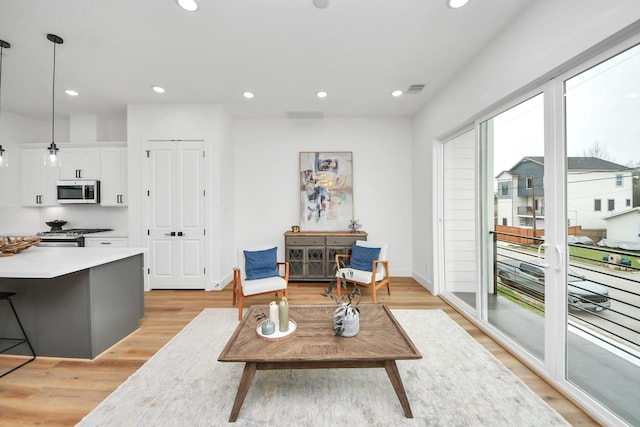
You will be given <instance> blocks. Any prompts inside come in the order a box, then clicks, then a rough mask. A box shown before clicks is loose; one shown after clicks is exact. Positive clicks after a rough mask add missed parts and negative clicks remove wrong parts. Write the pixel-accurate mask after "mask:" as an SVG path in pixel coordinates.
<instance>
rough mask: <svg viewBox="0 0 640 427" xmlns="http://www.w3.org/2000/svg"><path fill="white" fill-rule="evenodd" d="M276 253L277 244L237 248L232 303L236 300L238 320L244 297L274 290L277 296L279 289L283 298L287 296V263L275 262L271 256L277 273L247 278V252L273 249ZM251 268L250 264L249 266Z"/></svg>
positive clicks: (240, 316)
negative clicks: (269, 275)
mask: <svg viewBox="0 0 640 427" xmlns="http://www.w3.org/2000/svg"><path fill="white" fill-rule="evenodd" d="M273 249H275V252H276V254H277V250H278V249H277V246H274V245H270V246H259V247H253V248H247V249H238V266H237V267H236V268H234V269H233V305H236V300H237V301H238V320H242V310H243V308H244V299H245V298H247V297H251V296H254V295H262V294H267V293H270V292H275V294H276V296H278V292H279V291H283V293H284V296H285V298H288V297H289V293H288V290H287V286H288V284H289V263H288V262H277V260H276V258H275V256H274V257H273V259H272V261H273V268H274V269H275V270H276V271H277V275H273V276H271V277H264V278H257V279H248V278H247V258H246V256H245V251H247V252H252V253H256V252H263V251H267V250H273ZM249 268H250V269H251V265H250V266H249Z"/></svg>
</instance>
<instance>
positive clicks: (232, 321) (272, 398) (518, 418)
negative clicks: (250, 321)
mask: <svg viewBox="0 0 640 427" xmlns="http://www.w3.org/2000/svg"><path fill="white" fill-rule="evenodd" d="M237 314H238V311H237V310H234V309H206V310H204V311H203V312H202V313H200V314H199V315H198V316H197V317H196V318H195V319H194V320H193V321H192V322H191V323H189V324H188V325H187V326H186V327H185V328H184V329H183V330H182V331H181V332H180V333H178V335H176V336H175V337H174V338H173V339H172V340H171V341H170V342H168V343H167V344H166V345H165V346H164V347H163V348H162V349H160V350H159V351H158V353H156V354H155V355H154V356H153V357H152V358H151V359H149V360H148V361H147V363H145V364H144V365H143V366H142V367H141V368H140V369H139V370H138V371H136V372H135V373H134V374H133V375H132V376H131V377H130V378H129V379H128V380H127V381H125V382H124V383H123V384H122V385H121V386H120V387H119V388H118V389H117V390H115V391H114V392H113V393H112V394H111V395H110V396H109V397H108V398H107V399H106V400H105V401H104V402H102V403H101V404H100V405H99V406H98V407H97V408H96V409H95V410H94V411H92V412H91V413H90V414H88V415H87V416H86V417H85V418H84V419H83V420H82V421H81V422H80V423H79V424H78V425H79V426H83V427H87V426H145V427H146V426H223V425H230V424H229V423H228V419H229V413H230V411H231V407H232V405H233V400H234V398H235V395H236V391H237V387H238V383H239V380H240V376H241V374H242V369H243V364H240V363H220V362H218V361H217V358H218V355H219V354H220V352H221V351H222V349H223V347H224V345H225V344H226V342H227V340H228V339H229V337H230V336H231V334H232V332H233V330H234V329H235V327H236V326H237V325H238V321H237ZM393 314H394V315H395V316H396V318H397V319H398V321H399V322H400V323H401V324H402V325H403V327H404V328H405V330H406V331H407V333H408V335H409V336H410V337H411V339H412V340H413V342H414V343H415V344H416V346H417V347H418V348H419V349H420V351H421V352H422V355H423V358H422V359H420V360H408V361H402V360H401V361H398V368H399V370H400V375H401V376H402V380H403V382H404V386H405V389H406V392H407V396H408V397H409V402H410V404H411V409H412V412H413V416H414V418H413V419H408V418H405V417H404V413H403V411H402V408H401V406H400V403H399V401H398V398H397V397H396V395H395V392H394V391H393V388H392V386H391V383H390V381H389V379H388V377H387V374H386V372H385V370H384V369H335V370H325V369H320V370H285V371H258V372H257V373H256V375H255V378H254V380H253V383H252V385H251V388H250V390H249V393H248V394H247V397H246V399H245V401H244V404H243V406H242V409H241V411H240V414H239V416H238V420H237V421H236V423H235V425H237V426H336V425H345V426H385V427H386V426H509V427H512V426H538V427H539V426H567V425H569V424H568V423H567V422H566V421H565V420H564V419H563V418H562V417H561V416H560V415H559V414H558V413H557V412H555V411H554V410H553V409H552V408H551V407H549V406H548V405H547V404H546V403H545V402H544V401H543V400H542V399H541V398H540V397H539V396H538V395H536V394H535V393H533V392H532V391H531V390H530V389H529V388H527V386H526V385H525V384H524V383H523V382H522V381H521V380H520V379H519V378H517V377H515V376H514V375H513V374H511V372H509V371H508V369H506V368H505V367H504V366H503V365H502V364H501V363H500V362H499V361H498V360H497V359H496V358H494V357H493V355H491V354H490V353H489V352H488V351H487V350H486V349H485V348H484V347H482V346H481V345H480V344H479V343H477V342H476V341H475V340H474V339H473V338H472V337H471V336H470V335H469V334H467V333H466V332H465V331H464V330H463V329H462V328H461V327H460V326H458V325H457V324H456V323H455V322H454V321H453V320H451V319H450V318H449V317H448V316H447V315H446V314H445V313H444V312H443V311H441V310H393ZM345 339H348V338H345ZM381 339H384V338H383V337H381ZM231 425H233V424H231Z"/></svg>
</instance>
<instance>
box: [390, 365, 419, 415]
mask: <svg viewBox="0 0 640 427" xmlns="http://www.w3.org/2000/svg"><path fill="white" fill-rule="evenodd" d="M384 369H385V370H386V371H387V375H388V376H389V380H391V385H392V386H393V389H394V390H395V391H396V395H397V396H398V400H400V405H402V410H403V411H404V416H405V417H407V418H413V413H412V412H411V406H409V399H408V398H407V393H406V392H405V391H404V385H403V384H402V378H400V372H399V371H398V365H396V361H395V360H387V361H386V362H384Z"/></svg>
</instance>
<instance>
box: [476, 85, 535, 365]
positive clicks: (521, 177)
mask: <svg viewBox="0 0 640 427" xmlns="http://www.w3.org/2000/svg"><path fill="white" fill-rule="evenodd" d="M543 103H544V95H543V94H541V93H540V94H534V95H532V96H531V97H529V98H528V99H525V100H524V101H522V102H520V103H518V104H516V105H513V106H512V107H510V108H508V109H507V110H505V111H502V112H500V113H499V114H496V115H494V116H492V117H490V118H489V119H487V120H484V121H482V122H481V123H480V125H479V126H480V135H481V137H480V144H481V146H482V148H483V150H482V151H483V152H484V153H487V155H486V156H485V157H484V161H483V166H484V167H483V170H484V171H486V172H485V182H487V184H486V189H485V191H484V196H483V198H484V203H485V205H484V208H483V211H484V212H485V218H486V219H485V221H484V227H485V228H486V231H485V232H484V233H483V236H484V240H485V246H484V248H485V250H484V255H485V258H486V259H487V262H486V263H485V264H484V265H485V267H486V268H487V269H489V270H490V274H489V275H487V276H486V277H487V280H486V283H487V286H486V288H485V295H486V301H487V312H486V316H487V320H488V322H489V323H490V324H491V325H493V326H494V327H495V328H496V329H497V330H499V331H500V332H501V333H503V334H504V335H506V336H508V337H509V338H510V339H512V340H513V341H514V342H516V343H517V344H518V345H519V346H521V347H522V348H524V349H525V350H526V351H527V352H529V353H530V354H531V355H533V356H534V357H535V358H538V359H540V360H543V359H544V348H545V342H544V341H545V340H544V337H545V333H544V330H545V329H544V324H545V320H544V316H545V292H544V290H545V272H544V268H543V267H541V266H540V262H539V259H538V247H539V246H540V245H541V244H542V243H543V239H542V236H544V233H545V188H544V172H545V168H544V165H545V163H544V114H543V113H544V109H543Z"/></svg>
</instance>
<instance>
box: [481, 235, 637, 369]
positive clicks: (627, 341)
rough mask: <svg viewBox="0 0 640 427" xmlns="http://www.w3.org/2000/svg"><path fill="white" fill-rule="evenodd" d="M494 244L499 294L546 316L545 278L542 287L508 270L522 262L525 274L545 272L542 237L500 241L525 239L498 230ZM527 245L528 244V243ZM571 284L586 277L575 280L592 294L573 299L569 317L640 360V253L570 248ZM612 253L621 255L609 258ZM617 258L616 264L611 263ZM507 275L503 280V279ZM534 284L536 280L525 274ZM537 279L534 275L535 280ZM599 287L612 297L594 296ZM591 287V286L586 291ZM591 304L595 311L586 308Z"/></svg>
mask: <svg viewBox="0 0 640 427" xmlns="http://www.w3.org/2000/svg"><path fill="white" fill-rule="evenodd" d="M492 234H493V237H494V239H493V241H494V290H496V292H497V289H498V285H500V286H501V289H506V290H508V292H509V295H510V298H514V295H515V298H517V299H519V302H520V304H521V305H524V306H527V307H529V308H530V309H531V310H532V311H538V312H544V275H542V276H541V277H539V280H540V281H539V282H538V284H539V286H538V287H535V288H534V287H532V286H531V283H534V284H535V282H529V283H524V282H526V280H527V279H525V278H521V279H520V282H523V283H518V280H513V276H510V277H508V278H506V277H505V275H504V274H501V272H502V273H504V271H505V270H507V269H508V268H511V267H510V266H512V264H513V263H514V261H510V260H517V262H519V263H520V264H521V265H522V266H523V268H524V270H525V271H530V270H536V269H538V270H542V271H544V270H543V269H541V268H540V266H539V264H538V260H537V249H538V245H539V244H540V243H542V239H540V238H534V237H530V236H521V237H526V239H527V240H526V241H527V242H528V243H527V244H518V243H513V242H504V241H499V239H500V238H499V237H498V235H500V236H501V237H505V236H511V237H514V236H516V237H520V236H519V235H514V234H510V233H501V232H492ZM523 241H524V240H523ZM568 246H569V248H568V249H569V255H570V261H569V268H570V270H571V271H573V272H574V273H572V272H570V273H569V277H568V280H570V279H572V275H574V274H575V275H579V277H580V279H582V278H584V280H586V281H587V282H589V283H588V284H586V285H581V282H580V281H576V282H573V281H572V282H571V283H570V285H571V286H572V287H573V288H574V291H575V290H576V289H578V290H582V291H586V293H585V294H584V295H583V296H579V295H577V294H576V293H575V292H574V293H572V295H571V296H570V295H567V304H568V308H569V310H568V318H569V320H570V321H571V322H572V323H573V324H574V325H575V326H577V327H580V329H581V330H583V332H585V333H587V334H590V335H592V336H593V337H595V338H598V339H603V340H606V341H607V343H608V344H610V345H613V346H615V347H617V348H618V349H619V350H621V351H624V352H626V353H629V354H631V355H633V356H634V357H638V354H640V280H638V279H639V278H640V274H639V273H640V268H638V267H637V265H638V264H637V262H634V260H637V259H640V253H639V252H633V251H621V250H615V249H611V248H602V247H599V246H590V245H584V244H569V245H568ZM608 255H617V256H613V257H609V256H608ZM609 259H613V260H615V261H616V262H609ZM501 276H503V277H501ZM525 276H526V277H527V278H529V279H530V280H534V279H531V277H530V276H527V275H523V277H525ZM535 277H537V276H535V275H534V278H535ZM594 285H596V286H595V287H601V288H604V289H606V293H599V292H593V289H594ZM585 286H586V287H585ZM584 306H588V307H589V309H585V308H583V307H584Z"/></svg>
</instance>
